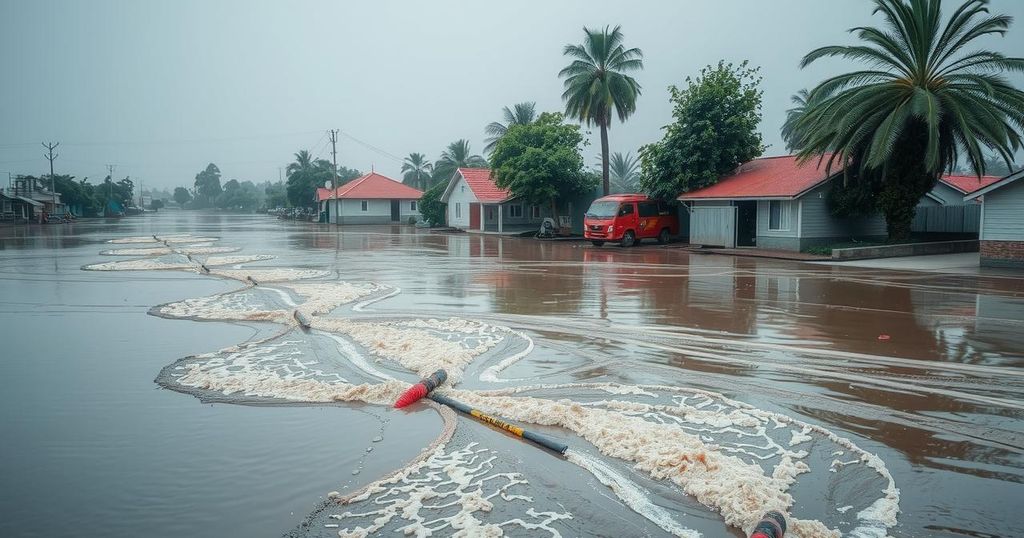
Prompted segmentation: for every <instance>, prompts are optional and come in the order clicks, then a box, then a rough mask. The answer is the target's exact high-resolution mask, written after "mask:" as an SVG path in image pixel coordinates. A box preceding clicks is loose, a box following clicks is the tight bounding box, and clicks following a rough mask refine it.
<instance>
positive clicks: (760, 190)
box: [679, 155, 842, 200]
mask: <svg viewBox="0 0 1024 538" xmlns="http://www.w3.org/2000/svg"><path fill="white" fill-rule="evenodd" d="M825 164H826V162H824V161H823V162H821V163H820V164H819V162H818V159H811V160H809V161H807V162H805V163H803V164H799V163H797V160H796V156H794V155H783V156H780V157H762V158H760V159H754V160H752V161H750V162H746V163H743V164H742V165H740V169H739V171H738V172H737V173H735V174H733V175H731V176H727V177H725V178H724V179H722V180H721V181H719V182H718V183H715V184H714V185H711V186H708V187H704V188H703V189H698V190H695V191H692V192H687V193H684V194H681V195H680V196H679V199H680V200H720V199H735V198H795V197H797V196H799V195H801V194H803V193H805V192H807V191H808V190H810V189H812V188H814V187H816V186H818V185H819V184H820V183H822V182H823V181H825V180H826V179H828V177H829V175H830V174H826V173H825ZM841 170H842V167H841V166H838V165H833V168H832V171H831V173H832V174H835V173H837V172H840V171H841Z"/></svg>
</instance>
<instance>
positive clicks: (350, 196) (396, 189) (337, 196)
mask: <svg viewBox="0 0 1024 538" xmlns="http://www.w3.org/2000/svg"><path fill="white" fill-rule="evenodd" d="M422 197H423V191H421V190H419V189H414V188H412V187H410V186H408V185H404V184H402V183H401V182H398V181H395V180H393V179H391V178H389V177H386V176H383V175H381V174H378V173H376V172H371V173H369V174H366V175H364V176H362V177H358V178H356V179H353V180H352V181H349V182H348V183H346V184H344V185H342V186H340V187H338V188H337V189H334V190H331V189H324V188H319V189H317V190H316V199H317V202H318V205H319V208H320V213H321V215H324V216H325V220H326V221H327V222H331V223H334V224H392V223H406V222H408V221H409V219H410V218H412V219H415V220H416V221H419V220H420V218H421V217H420V210H419V200H420V198H422Z"/></svg>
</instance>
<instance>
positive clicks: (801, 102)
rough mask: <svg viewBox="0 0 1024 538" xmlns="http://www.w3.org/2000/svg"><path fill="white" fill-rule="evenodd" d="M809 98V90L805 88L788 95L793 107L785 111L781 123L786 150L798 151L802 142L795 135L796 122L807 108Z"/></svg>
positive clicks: (796, 132) (801, 146)
mask: <svg viewBox="0 0 1024 538" xmlns="http://www.w3.org/2000/svg"><path fill="white" fill-rule="evenodd" d="M808 99H810V92H808V91H807V89H806V88H804V89H802V90H800V91H798V92H796V93H795V94H793V96H792V97H790V100H791V101H792V102H793V108H791V109H789V110H787V111H786V121H785V123H783V124H782V139H783V140H785V141H786V150H788V151H800V150H801V149H802V148H803V146H804V145H803V142H802V141H801V140H800V139H799V137H798V136H797V134H798V131H797V122H799V121H800V118H801V117H803V115H804V111H806V110H807V100H808Z"/></svg>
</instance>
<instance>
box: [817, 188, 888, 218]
mask: <svg viewBox="0 0 1024 538" xmlns="http://www.w3.org/2000/svg"><path fill="white" fill-rule="evenodd" d="M847 179H848V178H847ZM880 186H881V185H880V184H879V183H878V182H877V181H868V180H867V179H863V180H859V179H858V180H856V181H843V180H842V179H840V178H836V179H833V180H832V187H831V188H830V189H829V191H828V199H827V200H826V202H827V204H828V208H829V212H830V213H831V214H832V215H834V216H836V217H841V218H852V217H866V216H869V215H874V214H876V213H878V207H877V205H876V199H877V196H878V191H879V187H880Z"/></svg>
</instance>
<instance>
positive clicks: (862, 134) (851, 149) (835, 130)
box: [794, 0, 1024, 240]
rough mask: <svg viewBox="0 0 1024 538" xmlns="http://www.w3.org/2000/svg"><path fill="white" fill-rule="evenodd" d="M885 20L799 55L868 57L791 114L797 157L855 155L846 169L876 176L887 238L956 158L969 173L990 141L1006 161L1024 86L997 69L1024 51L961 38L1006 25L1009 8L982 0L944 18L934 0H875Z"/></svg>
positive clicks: (903, 232) (1022, 114)
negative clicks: (847, 41) (993, 8)
mask: <svg viewBox="0 0 1024 538" xmlns="http://www.w3.org/2000/svg"><path fill="white" fill-rule="evenodd" d="M874 4H875V10H874V13H875V14H881V16H882V18H883V19H884V22H885V24H884V27H882V28H876V27H858V28H853V29H852V30H851V32H853V33H855V35H856V36H857V37H858V38H859V39H860V40H861V41H862V42H863V43H861V44H858V45H852V46H846V45H835V46H828V47H822V48H819V49H817V50H814V51H811V52H810V53H809V54H807V56H805V57H804V59H803V61H802V62H801V65H802V66H807V65H809V64H811V63H813V62H815V61H816V60H818V59H821V58H828V57H839V58H846V59H852V60H858V61H860V62H863V63H865V64H867V67H866V68H864V69H862V70H858V71H853V72H850V73H845V74H842V75H837V76H834V77H831V78H829V79H826V80H825V81H823V82H821V83H820V84H819V85H818V86H817V87H815V88H814V89H813V90H811V92H810V94H809V96H808V98H809V100H808V104H807V108H806V109H805V110H804V113H803V114H802V115H800V117H799V119H798V120H796V124H795V131H794V132H795V136H796V137H797V138H796V140H798V141H799V143H800V145H801V146H802V147H801V149H800V151H799V155H800V157H801V158H803V159H812V158H819V156H821V155H825V157H824V159H825V160H826V161H827V163H828V165H829V166H831V165H833V164H837V163H838V164H848V163H854V165H853V166H849V167H847V168H848V169H850V168H856V169H855V170H853V171H851V173H852V174H855V175H859V176H860V179H865V178H866V179H867V180H870V181H878V182H881V183H880V186H881V189H880V191H879V195H878V197H877V201H878V207H879V209H881V211H882V213H883V214H884V215H885V218H886V223H887V225H888V232H889V238H890V240H902V239H906V238H907V237H909V235H910V222H911V220H912V219H913V217H914V212H915V209H914V207H915V206H916V205H917V202H918V200H919V199H920V198H921V196H923V195H924V194H925V193H927V192H928V191H929V190H930V189H931V188H932V187H933V186H934V185H935V182H936V181H937V179H938V177H939V176H940V175H941V174H942V173H943V172H944V171H946V170H949V169H952V168H953V167H954V166H955V165H956V162H957V159H958V158H964V159H966V161H967V162H968V163H969V164H970V167H971V169H972V170H974V172H975V173H976V174H978V175H979V176H980V175H983V174H984V173H985V170H986V165H985V159H984V156H985V152H984V150H983V148H989V149H990V150H992V151H994V152H995V153H997V154H998V155H999V156H1000V157H1001V158H1002V159H1003V160H1004V161H1005V162H1006V163H1010V162H1011V161H1012V157H1013V153H1014V152H1015V151H1016V150H1017V149H1018V148H1020V147H1021V143H1022V140H1021V134H1020V132H1019V130H1020V129H1022V128H1024V92H1021V91H1020V90H1019V89H1017V88H1015V87H1013V86H1012V85H1011V84H1010V82H1009V81H1008V80H1007V79H1006V78H1005V77H1003V76H1002V73H1003V72H1006V71H1017V72H1020V71H1024V58H1007V57H1006V56H1004V55H1002V54H1000V53H998V52H993V51H989V50H976V49H970V50H968V48H967V47H969V46H972V45H974V43H975V42H976V40H977V39H978V38H985V37H987V36H993V35H998V36H1001V35H1004V34H1005V33H1006V31H1007V29H1008V28H1009V26H1010V23H1011V20H1012V19H1011V17H1008V16H1006V15H992V14H990V13H989V11H988V0H967V1H965V2H964V3H963V4H961V5H960V6H959V7H957V8H956V9H955V10H953V13H952V14H951V16H950V17H949V18H948V19H945V20H943V19H944V18H943V16H942V13H941V9H940V7H941V0H875V1H874Z"/></svg>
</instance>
